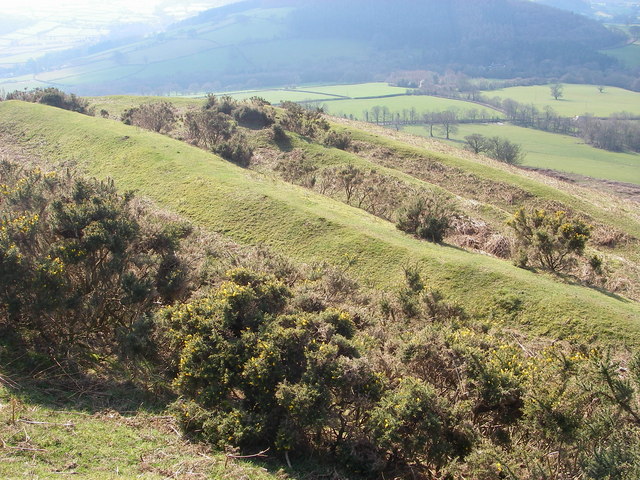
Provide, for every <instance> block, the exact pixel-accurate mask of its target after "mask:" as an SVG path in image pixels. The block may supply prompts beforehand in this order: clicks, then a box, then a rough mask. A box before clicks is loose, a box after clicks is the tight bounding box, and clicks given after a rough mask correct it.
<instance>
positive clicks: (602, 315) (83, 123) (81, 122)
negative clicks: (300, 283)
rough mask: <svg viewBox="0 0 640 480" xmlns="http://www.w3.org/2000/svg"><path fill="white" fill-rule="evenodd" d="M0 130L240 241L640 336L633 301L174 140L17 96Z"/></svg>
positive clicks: (591, 331) (527, 314)
mask: <svg viewBox="0 0 640 480" xmlns="http://www.w3.org/2000/svg"><path fill="white" fill-rule="evenodd" d="M0 131H1V132H2V134H3V136H4V141H8V138H10V137H12V138H17V139H19V141H20V143H21V144H22V145H23V146H24V147H25V148H28V149H29V151H31V153H32V154H37V155H40V156H42V157H43V158H45V159H49V160H50V161H51V162H52V163H51V164H52V166H55V165H58V166H59V165H64V164H69V163H71V164H77V166H78V167H79V168H81V169H82V170H84V171H86V172H87V173H89V174H91V175H95V176H97V177H99V178H107V177H111V178H113V179H114V180H115V181H116V182H117V184H118V185H119V186H120V187H121V188H123V189H133V190H135V191H137V192H138V193H139V194H140V195H143V196H148V197H150V198H151V199H153V200H155V201H156V202H157V203H158V204H159V205H161V206H163V207H165V208H168V209H171V210H173V211H176V212H178V213H180V214H182V215H184V216H186V217H188V218H190V219H192V220H194V221H195V222H197V223H198V224H200V225H202V226H204V227H206V228H207V229H210V230H214V231H218V232H222V233H225V234H227V235H229V236H230V237H232V238H233V239H236V240H238V241H240V242H243V243H246V244H253V245H257V244H264V245H267V246H269V247H271V248H273V249H274V250H276V251H280V252H283V253H286V254H288V255H291V256H292V257H294V258H295V259H297V260H300V261H304V262H312V261H323V260H326V261H330V262H339V259H340V258H343V256H344V255H349V256H354V257H355V258H356V259H357V263H356V267H354V268H355V270H353V273H354V274H355V275H356V276H358V277H359V278H360V280H361V281H363V282H364V283H365V284H369V285H371V286H374V287H381V288H393V287H394V286H396V285H397V284H398V283H399V281H400V280H401V278H402V275H403V273H402V272H403V270H402V267H403V266H406V265H409V264H418V265H419V266H420V268H421V269H422V270H423V272H424V273H425V276H426V278H427V279H429V283H430V285H432V286H434V287H437V288H439V289H441V290H442V291H443V292H444V293H445V294H446V295H447V296H448V297H449V298H451V299H453V300H455V301H458V302H460V303H461V304H463V305H464V306H465V308H467V309H468V310H469V311H470V312H471V313H473V312H476V313H479V312H483V313H487V312H490V311H494V310H495V309H496V301H497V300H498V299H500V298H503V297H505V296H511V297H516V298H518V299H520V300H521V301H522V309H521V310H520V311H519V312H518V313H517V315H516V316H515V318H514V321H516V322H517V323H519V324H521V325H525V326H526V327H527V328H528V329H530V330H531V331H534V332H538V333H545V334H548V335H552V336H557V337H563V338H571V337H574V336H577V337H580V338H601V339H604V340H606V341H611V342H613V343H618V344H626V345H635V344H638V343H640V305H639V304H638V303H636V302H632V301H628V300H625V299H622V298H619V297H615V296H612V295H606V294H603V293H600V292H598V291H596V290H593V289H588V288H584V287H580V286H577V285H570V284H563V283H559V282H557V281H556V280H554V279H553V278H551V277H547V276H544V275H536V274H533V273H531V272H529V271H525V270H521V269H517V268H515V267H513V266H512V265H511V264H510V263H509V262H507V261H502V260H497V259H494V258H491V257H487V256H484V255H479V254H473V253H469V252H465V251H462V250H460V249H457V248H453V247H449V246H441V245H434V244H430V243H426V242H422V241H419V240H416V239H414V238H412V237H409V236H407V235H405V234H402V233H401V232H399V231H398V230H396V229H395V227H394V226H393V225H392V224H390V223H388V222H385V221H383V220H380V219H378V218H376V217H373V216H371V215H369V214H367V213H364V212H363V211H361V210H358V209H355V208H353V207H350V206H347V205H344V204H342V203H340V202H337V201H334V200H331V199H328V198H326V197H323V196H320V195H317V194H315V193H313V192H309V191H307V190H304V189H302V188H300V187H296V186H292V185H289V184H286V183H284V182H281V181H279V180H276V179H274V178H272V177H269V176H265V175H261V174H259V173H256V172H251V171H248V170H244V169H241V168H239V167H236V166H234V165H232V164H230V163H228V162H226V161H224V160H222V159H220V158H218V157H216V156H214V155H212V154H210V153H207V152H205V151H202V150H200V149H197V148H194V147H191V146H188V145H185V144H184V143H182V142H179V141H176V140H172V139H169V138H166V137H163V136H160V135H157V134H152V133H149V132H145V131H141V130H139V129H137V128H134V127H129V126H126V125H122V124H119V123H115V122H112V121H109V120H104V119H97V118H91V117H86V116H83V115H79V114H74V113H70V112H66V111H63V110H57V109H53V108H51V107H45V106H42V105H35V104H24V103H21V102H3V103H2V104H0ZM477 168H478V169H481V168H482V166H480V165H478V166H477ZM529 182H531V181H529ZM495 313H496V315H499V312H498V311H496V312H495Z"/></svg>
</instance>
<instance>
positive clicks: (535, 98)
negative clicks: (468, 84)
mask: <svg viewBox="0 0 640 480" xmlns="http://www.w3.org/2000/svg"><path fill="white" fill-rule="evenodd" d="M563 87H564V88H563V97H562V98H560V99H558V100H555V99H554V98H553V97H552V96H551V93H550V90H549V85H535V86H531V87H511V88H504V89H501V90H490V91H485V92H483V93H484V94H485V95H486V96H488V97H500V98H502V99H506V98H510V99H512V100H515V101H516V102H519V103H522V104H525V105H531V104H533V105H535V106H536V107H538V108H539V109H543V108H544V107H547V106H549V107H552V108H553V109H554V110H555V111H556V112H557V113H559V114H560V115H562V116H568V117H574V116H577V115H583V114H585V113H591V114H593V115H595V116H597V117H608V116H610V115H611V114H612V113H616V112H630V113H633V114H635V115H640V93H638V92H631V91H629V90H624V89H622V88H616V87H606V88H605V89H604V92H602V93H600V92H599V91H598V88H597V86H596V85H575V84H569V83H567V84H564V85H563Z"/></svg>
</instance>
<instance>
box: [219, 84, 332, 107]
mask: <svg viewBox="0 0 640 480" xmlns="http://www.w3.org/2000/svg"><path fill="white" fill-rule="evenodd" d="M216 95H218V96H222V95H229V96H230V97H233V98H235V99H236V100H246V99H248V98H251V97H260V98H264V99H265V100H266V101H267V102H269V103H272V104H274V105H276V104H280V103H282V102H285V101H290V102H306V101H322V100H328V99H331V98H333V97H329V96H328V95H324V94H320V93H315V92H311V91H307V89H306V88H303V87H300V89H295V90H287V89H280V88H274V89H267V90H245V91H241V92H218V93H216Z"/></svg>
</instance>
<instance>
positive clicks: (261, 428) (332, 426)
mask: <svg viewBox="0 0 640 480" xmlns="http://www.w3.org/2000/svg"><path fill="white" fill-rule="evenodd" d="M290 296H291V292H290V291H289V289H288V288H286V287H285V286H284V285H283V284H281V283H279V282H278V281H276V280H275V279H274V278H270V277H265V276H261V275H257V274H254V273H251V272H248V271H245V270H235V271H232V272H229V280H228V281H227V282H225V283H223V284H222V285H221V286H220V288H219V289H217V290H216V291H215V292H213V294H212V295H211V296H209V297H207V298H205V299H202V300H200V301H197V302H194V303H191V304H187V305H184V306H180V307H173V308H169V309H167V310H165V311H164V312H163V319H164V322H166V324H167V325H168V326H169V328H170V329H171V330H170V331H171V332H173V333H172V338H171V340H172V342H173V344H174V346H175V347H174V348H177V355H178V357H179V359H180V361H179V373H178V376H177V378H176V386H177V388H178V391H179V392H180V393H182V394H183V395H185V397H186V398H187V399H189V400H188V401H186V403H180V404H179V405H178V409H179V411H180V412H182V418H183V421H184V422H185V424H186V426H187V427H188V428H189V429H190V430H194V431H200V432H202V434H203V435H204V436H205V437H206V438H208V439H209V441H212V442H213V443H215V444H217V445H219V446H221V447H222V446H225V445H229V444H234V445H240V446H251V445H265V444H266V445H272V446H274V447H276V448H278V449H279V450H281V451H289V450H293V449H296V450H298V451H299V450H300V449H302V450H307V451H308V450H315V449H318V448H320V449H322V448H334V449H335V448H338V447H344V444H345V443H346V442H353V441H355V439H356V434H357V432H359V431H361V429H362V428H363V426H364V422H365V420H366V418H368V413H367V412H369V411H370V409H371V407H372V406H373V405H374V404H375V402H376V401H377V400H378V399H379V398H380V394H381V391H382V386H383V385H382V383H381V379H380V378H379V376H377V375H376V374H375V373H374V372H373V371H372V370H371V368H370V366H369V365H368V363H367V362H366V361H364V359H361V352H360V349H359V348H358V347H357V346H356V344H355V343H354V335H355V333H356V327H355V325H354V322H353V320H352V319H351V317H350V315H349V314H347V313H345V312H340V311H337V310H325V311H322V312H318V313H303V312H296V313H286V314H285V313H284V311H283V310H284V307H285V305H286V303H287V300H288V298H289V297H290ZM191 402H195V403H196V404H197V405H198V407H199V408H204V409H206V410H207V411H208V412H209V413H208V414H207V415H206V416H205V417H203V418H202V419H201V421H200V422H197V421H194V420H192V419H190V417H189V415H190V410H191V409H192V408H193V407H192V406H190V403H191ZM338 405H339V406H340V407H338ZM201 417H202V415H201ZM223 417H224V418H233V419H236V420H235V421H234V423H233V424H229V423H228V422H224V423H223V424H219V423H218V422H217V421H211V419H212V418H215V419H220V418H223Z"/></svg>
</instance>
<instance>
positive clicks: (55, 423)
mask: <svg viewBox="0 0 640 480" xmlns="http://www.w3.org/2000/svg"><path fill="white" fill-rule="evenodd" d="M5 373H6V372H0V374H5ZM16 380H17V382H16V381H14V380H9V379H8V377H4V378H3V376H2V375H0V435H1V436H2V439H3V446H2V448H1V449H0V476H1V477H2V478H3V479H6V480H18V479H24V478H32V479H35V478H38V479H53V478H60V477H66V476H78V477H81V478H86V479H90V480H94V479H95V480H104V479H134V478H138V479H145V480H160V479H163V478H204V477H206V478H210V479H214V480H222V479H229V478H252V479H257V480H275V479H277V478H281V476H278V475H276V474H275V473H269V472H268V471H267V470H266V469H264V468H262V467H261V466H256V465H252V464H250V463H246V462H243V461H242V460H229V461H227V459H226V458H225V456H224V454H222V453H220V452H213V451H211V449H209V448H207V447H205V446H203V445H197V444H193V443H189V442H188V440H187V439H186V438H185V437H184V436H183V435H182V434H180V433H179V431H178V428H179V426H178V424H177V422H176V421H175V419H173V418H172V417H171V416H167V415H166V413H164V412H161V411H159V412H156V411H153V410H152V409H145V408H144V407H143V408H141V406H140V404H134V403H133V402H132V403H131V404H129V405H118V404H113V403H109V401H110V400H113V399H116V401H120V402H123V401H126V399H131V400H134V399H133V398H131V397H132V395H134V394H135V392H132V391H131V390H126V388H123V389H122V391H120V392H117V391H115V390H114V391H104V390H101V389H96V387H98V386H97V385H91V388H90V390H91V393H89V394H88V395H87V394H82V393H80V391H76V392H71V391H70V390H64V389H63V388H61V386H59V385H58V386H55V385H47V384H42V383H40V384H38V383H34V382H33V381H32V380H28V381H23V379H16ZM7 385H11V387H10V386H7ZM77 387H78V386H77V385H75V386H71V389H75V388H77ZM85 387H88V385H85ZM18 388H19V389H18ZM98 390H99V391H98ZM118 395H120V396H118ZM78 397H80V398H81V399H80V400H78ZM135 400H140V399H135ZM134 411H135V412H134ZM121 412H122V413H121ZM289 478H295V477H289Z"/></svg>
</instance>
